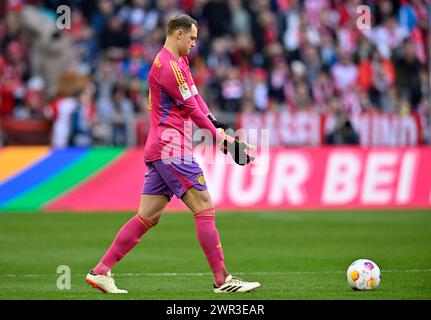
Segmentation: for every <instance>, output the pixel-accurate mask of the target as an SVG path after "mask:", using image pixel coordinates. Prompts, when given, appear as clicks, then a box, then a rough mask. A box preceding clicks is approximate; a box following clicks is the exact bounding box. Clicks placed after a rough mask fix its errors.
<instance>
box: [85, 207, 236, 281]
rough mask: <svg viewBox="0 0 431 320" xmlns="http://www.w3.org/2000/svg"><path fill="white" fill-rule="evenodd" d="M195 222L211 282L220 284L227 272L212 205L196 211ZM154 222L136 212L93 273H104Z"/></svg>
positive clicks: (136, 242) (137, 241) (135, 243)
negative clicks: (212, 278)
mask: <svg viewBox="0 0 431 320" xmlns="http://www.w3.org/2000/svg"><path fill="white" fill-rule="evenodd" d="M194 216H195V225H196V233H197V237H198V241H199V243H200V245H201V247H202V250H203V251H204V253H205V255H206V257H207V260H208V263H209V265H210V267H211V270H212V272H213V274H214V283H215V285H216V286H220V285H222V284H224V283H225V279H226V277H227V276H228V275H229V273H228V272H227V270H226V268H225V265H224V262H223V259H224V258H223V249H222V247H221V243H220V237H219V234H218V231H217V229H216V226H215V210H214V208H211V209H206V210H203V211H201V212H197V213H195V215H194ZM154 225H155V224H154V223H152V222H151V221H149V220H148V219H145V218H141V217H139V216H138V215H136V216H134V217H133V218H132V219H130V220H129V222H127V223H126V224H125V225H124V226H123V227H122V228H121V229H120V231H119V232H118V234H117V236H116V237H115V239H114V242H113V243H112V245H111V247H110V248H109V249H108V251H107V252H106V253H105V255H104V256H103V257H102V259H101V260H100V262H99V263H98V264H97V266H96V267H95V268H94V269H93V272H94V273H95V274H99V275H106V274H107V273H108V272H109V271H110V270H111V269H112V268H113V267H114V266H115V265H116V264H117V262H118V261H120V260H121V259H122V258H123V257H124V256H125V255H126V253H128V252H129V251H130V250H131V249H132V248H133V247H134V246H136V245H137V244H138V243H139V241H140V240H141V237H142V235H143V234H144V233H146V232H147V231H148V230H149V229H151V228H152V227H154Z"/></svg>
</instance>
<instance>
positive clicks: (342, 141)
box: [327, 117, 359, 145]
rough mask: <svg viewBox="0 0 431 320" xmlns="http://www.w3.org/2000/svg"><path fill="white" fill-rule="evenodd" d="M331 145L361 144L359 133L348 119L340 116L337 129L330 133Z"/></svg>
mask: <svg viewBox="0 0 431 320" xmlns="http://www.w3.org/2000/svg"><path fill="white" fill-rule="evenodd" d="M327 143H328V144H330V145H359V135H358V133H357V132H356V131H355V129H354V128H353V126H352V123H351V122H350V120H348V119H343V118H342V117H340V118H339V119H338V123H337V124H336V127H335V129H334V130H333V131H332V132H331V133H330V134H329V135H328V137H327Z"/></svg>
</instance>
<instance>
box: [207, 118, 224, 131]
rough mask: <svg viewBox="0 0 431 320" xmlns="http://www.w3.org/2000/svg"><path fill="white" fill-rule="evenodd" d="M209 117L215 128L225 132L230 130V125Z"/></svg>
mask: <svg viewBox="0 0 431 320" xmlns="http://www.w3.org/2000/svg"><path fill="white" fill-rule="evenodd" d="M207 117H208V119H210V121H211V122H212V123H213V125H214V127H216V128H222V129H223V130H225V131H226V130H228V129H230V127H229V125H228V124H226V123H223V122H220V121H218V120H216V119H214V118H213V117H212V116H211V115H207Z"/></svg>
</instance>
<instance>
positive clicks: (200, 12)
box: [0, 0, 431, 147]
mask: <svg viewBox="0 0 431 320" xmlns="http://www.w3.org/2000/svg"><path fill="white" fill-rule="evenodd" d="M60 5H67V6H68V7H69V8H70V12H71V21H70V28H68V27H67V26H66V28H64V29H62V28H59V26H58V21H59V17H60V16H61V14H62V13H63V11H61V10H60V11H59V12H57V9H58V8H59V6H60ZM361 5H366V6H368V8H370V13H371V15H370V27H371V28H366V27H364V28H359V27H358V24H357V23H358V21H359V20H358V19H362V18H364V17H365V16H361V14H362V13H361V12H359V13H358V11H357V9H358V7H359V6H361ZM429 5H430V3H429V1H427V0H411V1H409V0H400V1H389V0H382V1H377V0H375V1H361V0H348V1H340V0H332V1H331V0H308V1H295V0H253V1H241V0H158V1H155V0H93V1H92V0H69V1H58V0H6V1H1V5H0V6H1V7H0V18H1V20H0V21H1V22H0V47H1V51H0V52H1V54H0V119H2V120H3V121H4V122H3V123H4V125H3V127H5V126H6V124H5V123H8V122H7V121H11V120H13V121H22V123H24V122H25V121H27V122H28V121H31V120H35V121H36V120H45V121H48V122H50V123H51V124H52V126H49V130H50V132H51V133H52V136H51V138H50V139H51V140H50V142H51V143H52V145H53V146H58V147H60V146H67V145H76V146H88V145H127V146H133V145H142V144H143V143H144V142H145V134H146V132H147V130H148V121H147V117H148V114H147V95H148V90H147V88H148V82H147V77H148V73H149V70H150V68H151V64H152V61H153V59H154V57H155V54H156V53H157V52H158V50H160V48H161V46H162V45H163V43H164V37H165V29H164V26H165V23H166V21H167V19H168V18H169V17H170V16H172V15H174V14H176V13H179V12H186V13H188V14H190V15H191V16H193V17H194V18H196V19H197V21H198V23H199V35H198V41H197V47H196V48H195V49H193V50H192V52H191V55H190V61H191V65H192V72H193V75H194V80H195V82H196V84H197V87H198V89H199V91H200V93H201V95H202V96H203V97H204V99H205V100H206V101H207V104H208V105H209V106H210V109H211V110H213V113H214V114H215V115H218V116H220V117H221V118H222V119H223V120H225V121H227V122H229V123H230V124H232V125H235V123H236V117H237V116H238V115H239V114H241V113H250V112H257V113H262V114H265V113H268V112H274V113H277V112H280V111H283V110H288V111H291V112H297V111H312V112H317V113H319V114H328V113H329V114H335V115H336V116H337V117H339V118H340V119H344V121H343V122H342V125H341V126H340V127H339V128H337V129H336V130H339V131H334V132H332V133H331V134H329V135H328V137H327V141H325V142H327V143H334V144H340V143H352V144H357V143H359V141H358V135H357V133H355V132H354V128H352V125H351V123H350V120H349V117H351V116H352V114H357V113H361V112H365V111H366V112H368V111H372V112H383V113H388V114H399V115H408V114H412V113H415V114H417V115H419V118H420V121H421V124H422V128H423V130H422V131H421V132H422V137H421V142H422V143H430V140H431V131H430V129H429V128H430V119H431V115H430V113H431V112H430V110H431V107H430V102H429V101H430V100H429V95H430V92H429V88H430V86H429V79H430V75H429V73H428V70H429V69H428V64H429V52H428V46H427V37H428V36H429V35H428V33H429V31H428V21H427V19H428V15H429V14H430V12H428V11H427V10H428V9H427V6H429ZM364 12H365V14H366V11H364ZM364 19H365V20H364V21H365V22H366V18H364ZM60 20H61V19H60ZM361 21H362V20H361ZM60 22H62V23H67V22H68V21H67V19H65V18H64V19H63V20H61V21H60ZM346 130H348V132H349V133H348V134H349V137H348V139H347V140H346V139H343V138H340V132H345V131H346ZM7 139H8V135H7V134H6V133H5V132H3V133H0V145H1V144H2V143H3V144H7V143H8V141H7Z"/></svg>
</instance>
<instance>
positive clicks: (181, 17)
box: [166, 13, 198, 35]
mask: <svg viewBox="0 0 431 320" xmlns="http://www.w3.org/2000/svg"><path fill="white" fill-rule="evenodd" d="M192 25H195V26H196V28H198V22H197V21H196V20H195V19H193V18H192V17H190V16H189V15H188V14H185V13H181V14H177V15H176V16H173V17H172V18H170V19H169V21H168V23H167V25H166V34H167V35H171V34H173V33H174V32H175V31H176V30H178V29H183V30H184V31H186V32H188V31H190V29H191V28H192Z"/></svg>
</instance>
